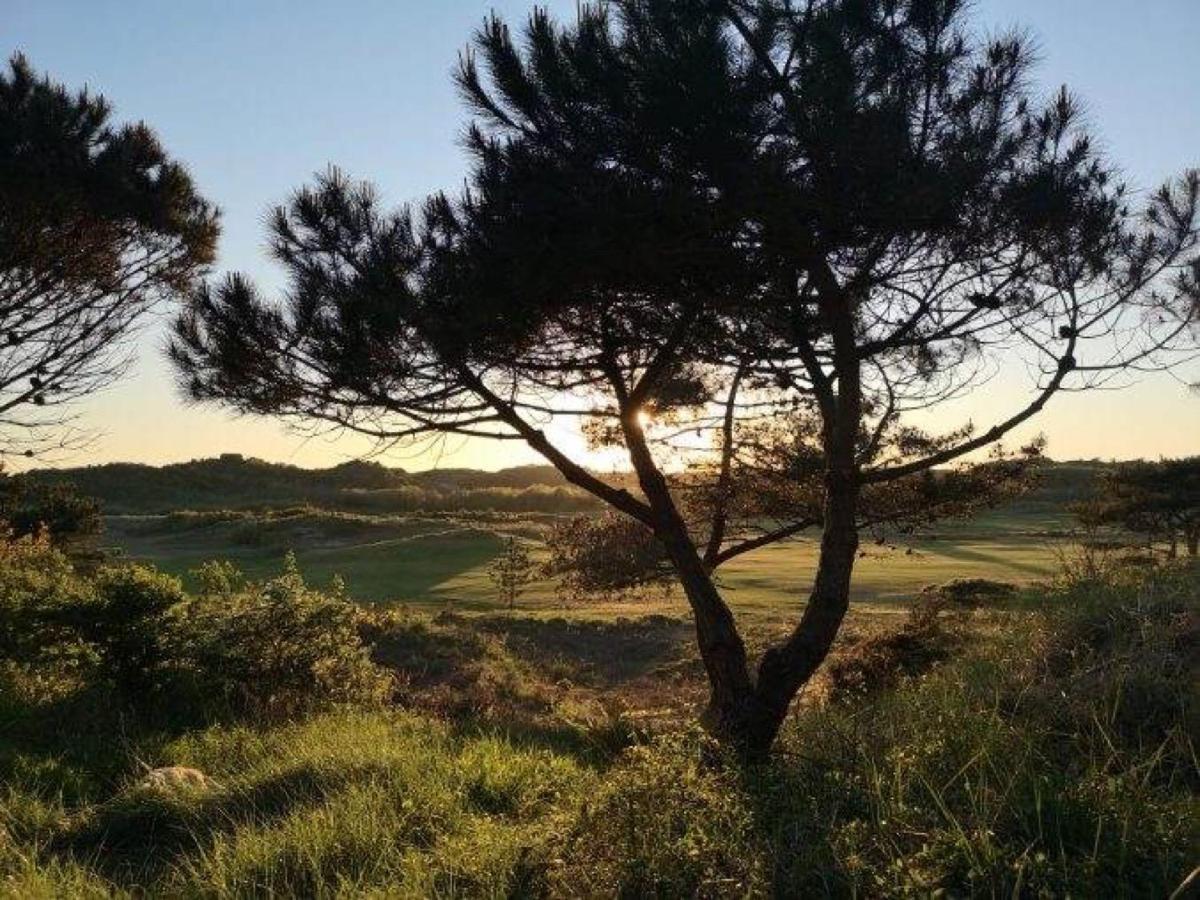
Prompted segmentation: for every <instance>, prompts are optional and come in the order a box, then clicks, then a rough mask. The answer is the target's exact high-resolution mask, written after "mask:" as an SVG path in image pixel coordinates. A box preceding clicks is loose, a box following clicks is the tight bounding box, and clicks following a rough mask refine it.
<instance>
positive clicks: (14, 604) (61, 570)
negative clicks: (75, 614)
mask: <svg viewBox="0 0 1200 900" xmlns="http://www.w3.org/2000/svg"><path fill="white" fill-rule="evenodd" d="M85 593H86V586H85V585H84V583H83V582H82V581H81V580H80V579H78V578H76V577H75V574H74V571H73V570H72V568H71V563H70V561H69V560H68V559H67V557H66V556H65V555H64V554H63V553H62V552H61V551H59V550H58V549H56V548H54V547H53V546H52V545H51V543H50V538H49V535H48V534H46V532H45V531H41V532H38V533H37V534H32V535H25V536H22V537H14V536H13V534H12V532H10V531H9V532H6V531H2V530H0V658H5V659H8V660H9V661H11V662H13V663H18V664H33V663H37V662H41V661H44V660H45V658H46V657H47V656H53V655H62V654H64V653H66V652H67V651H68V650H69V651H71V652H74V651H76V650H78V649H79V648H78V646H77V645H76V644H75V643H74V641H73V638H74V635H73V634H72V633H71V632H70V630H69V628H68V627H67V626H66V624H65V623H64V622H62V621H61V620H62V613H63V610H64V608H65V607H67V606H69V605H71V604H73V603H76V602H78V600H79V599H80V597H81V595H84V594H85Z"/></svg>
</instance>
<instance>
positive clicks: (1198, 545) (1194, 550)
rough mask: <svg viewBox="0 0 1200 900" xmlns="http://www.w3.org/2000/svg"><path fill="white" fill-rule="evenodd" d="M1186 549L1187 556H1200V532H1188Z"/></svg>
mask: <svg viewBox="0 0 1200 900" xmlns="http://www.w3.org/2000/svg"><path fill="white" fill-rule="evenodd" d="M1187 548H1188V556H1197V555H1200V530H1196V531H1191V532H1188V536H1187Z"/></svg>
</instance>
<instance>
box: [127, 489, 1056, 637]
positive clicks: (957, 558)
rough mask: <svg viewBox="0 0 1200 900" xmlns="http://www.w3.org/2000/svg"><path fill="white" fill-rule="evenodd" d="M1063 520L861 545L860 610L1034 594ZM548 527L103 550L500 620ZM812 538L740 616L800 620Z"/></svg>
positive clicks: (963, 526) (142, 537) (288, 531)
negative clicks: (973, 584)
mask: <svg viewBox="0 0 1200 900" xmlns="http://www.w3.org/2000/svg"><path fill="white" fill-rule="evenodd" d="M1055 526H1061V521H1058V520H1056V519H1055V518H1054V517H1053V516H1049V517H1047V516H1041V515H1028V514H1022V515H1017V514H1007V515H1006V514H1003V513H992V514H990V515H988V516H987V517H981V518H980V519H977V520H974V521H970V522H958V523H946V524H945V527H943V528H942V529H941V530H940V531H938V532H937V533H936V534H927V535H922V536H918V537H915V538H913V539H911V540H910V541H908V542H885V543H878V542H875V541H873V540H871V539H868V538H864V541H863V546H862V549H861V550H860V556H859V560H858V564H857V566H856V568H855V577H854V588H853V592H852V599H853V601H854V602H855V603H857V604H859V605H860V606H864V605H865V606H869V607H876V606H878V607H880V608H881V609H884V610H885V609H887V608H889V607H890V608H892V609H897V608H898V606H897V604H898V603H899V602H901V601H904V600H906V599H908V598H911V597H912V596H914V595H915V594H917V593H918V592H919V591H920V590H921V588H922V587H924V586H926V585H928V584H932V583H940V582H945V581H949V580H951V579H954V578H990V579H994V580H1000V581H1011V582H1014V583H1017V584H1026V583H1030V582H1033V581H1037V580H1039V579H1042V578H1045V577H1046V576H1048V575H1049V574H1050V573H1051V572H1052V571H1053V570H1054V568H1055V564H1056V560H1057V554H1058V553H1059V552H1060V551H1061V548H1062V547H1063V545H1064V541H1065V539H1064V538H1062V537H1056V536H1052V535H1058V534H1061V533H1062V532H1061V531H1056V530H1055ZM539 527H540V526H539V523H538V522H537V521H533V520H530V519H522V518H519V517H495V516H492V517H472V516H471V515H469V514H463V515H459V516H443V517H421V516H379V517H375V516H351V515H341V514H333V513H326V512H320V511H315V510H304V511H299V512H282V513H276V514H270V515H268V516H255V515H249V514H242V515H237V516H234V515H226V516H220V515H190V514H179V515H173V516H118V517H110V518H109V519H108V522H107V532H106V536H105V542H106V544H108V545H110V546H113V547H117V548H120V551H121V553H122V554H123V555H124V556H125V557H127V558H129V559H134V560H141V561H146V562H153V563H154V564H156V565H158V566H159V567H160V568H162V569H164V570H165V571H168V572H171V573H173V574H176V575H179V576H181V577H184V578H185V580H188V581H189V582H190V581H191V577H190V572H191V571H192V570H194V569H196V568H197V567H198V566H199V565H200V564H201V563H203V562H205V561H208V560H213V559H223V560H229V561H231V562H233V563H234V564H236V565H237V566H238V568H240V569H241V570H242V571H243V572H245V574H246V575H247V576H249V577H251V578H255V579H258V578H264V577H269V576H270V575H272V574H275V573H277V572H278V571H279V570H280V567H281V566H282V565H283V561H284V558H285V556H286V554H287V553H288V552H289V551H291V552H293V553H295V555H296V559H297V562H298V564H299V566H300V569H301V571H302V572H303V573H304V575H305V576H306V578H308V579H309V581H310V583H312V584H314V585H318V586H326V585H328V584H329V583H330V581H331V579H333V577H334V576H335V575H336V576H340V577H341V578H342V580H343V581H344V582H345V584H346V587H347V590H348V591H349V594H350V596H351V597H352V598H354V599H356V600H358V601H361V602H371V603H398V604H405V605H407V606H410V607H412V608H415V609H422V610H426V611H440V610H444V609H451V610H455V611H459V612H487V611H493V610H496V609H498V608H500V604H499V602H498V599H497V597H496V589H495V587H494V585H493V584H492V582H491V580H490V579H489V577H488V572H487V569H488V563H489V562H490V561H491V560H492V558H493V557H494V556H495V555H496V554H497V553H498V552H499V550H500V548H501V546H502V539H503V538H504V537H505V536H507V535H512V534H516V535H519V536H522V537H523V538H526V539H529V540H534V541H536V537H535V536H536V535H537V534H538V528H539ZM817 550H818V545H817V539H816V536H815V535H813V536H806V537H803V538H801V539H798V540H794V541H790V542H787V543H782V544H776V545H773V546H769V547H765V548H762V549H760V550H757V551H755V552H752V553H748V554H746V555H745V556H743V557H740V558H737V559H735V560H732V561H731V562H730V563H728V564H727V565H726V566H724V567H722V568H721V570H720V572H719V581H720V584H721V586H722V588H723V590H724V591H725V594H726V597H727V598H728V600H729V602H730V604H731V605H732V606H733V607H734V608H735V610H736V611H738V612H739V613H740V614H742V615H745V616H749V617H751V618H755V619H763V620H767V621H769V620H773V619H775V618H777V617H786V616H787V615H789V614H790V613H792V612H794V610H795V608H796V605H797V603H798V602H799V601H800V600H801V599H802V598H803V597H804V596H805V595H806V593H807V589H808V585H809V582H810V580H811V577H812V573H813V571H814V569H815V566H816V558H817ZM520 606H521V608H522V610H523V611H524V612H528V613H535V614H537V613H547V614H550V613H553V614H559V613H562V612H563V611H564V604H563V601H562V600H561V599H560V598H559V596H558V595H557V593H556V591H555V585H554V584H553V583H551V582H549V581H539V582H536V583H535V584H533V585H531V586H530V588H529V590H528V592H527V593H526V594H525V596H523V597H522V598H521V601H520ZM650 611H653V612H661V613H668V614H672V613H677V614H683V613H684V612H685V608H684V603H683V599H682V597H681V596H680V595H678V593H674V594H668V595H663V594H661V593H659V592H650V593H649V594H648V595H647V596H645V597H642V598H638V599H631V600H622V601H618V602H597V603H595V604H590V603H588V604H579V603H576V604H572V605H571V607H570V612H571V614H572V615H574V616H580V617H600V618H608V617H612V616H620V615H629V614H631V613H645V612H650Z"/></svg>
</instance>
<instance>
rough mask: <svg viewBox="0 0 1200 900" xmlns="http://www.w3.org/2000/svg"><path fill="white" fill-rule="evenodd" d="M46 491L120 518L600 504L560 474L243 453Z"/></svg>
mask: <svg viewBox="0 0 1200 900" xmlns="http://www.w3.org/2000/svg"><path fill="white" fill-rule="evenodd" d="M20 477H22V478H28V479H30V480H32V481H36V482H39V483H53V482H70V483H72V484H74V485H75V486H76V487H77V488H79V490H80V491H81V492H83V493H84V494H87V495H89V496H92V497H96V498H97V499H99V500H100V502H101V504H102V505H103V507H104V511H105V512H106V513H109V514H113V515H133V514H154V513H167V512H172V511H175V510H181V509H193V510H214V509H239V510H242V509H259V508H266V507H280V506H294V505H301V504H310V505H314V506H320V507H323V508H326V509H333V510H346V511H351V512H373V513H384V512H407V511H412V510H418V509H424V510H444V509H496V510H511V511H513V512H528V511H574V510H584V509H591V508H595V507H596V505H597V504H596V501H595V500H594V499H593V498H592V497H591V496H590V495H587V494H585V493H584V492H582V491H579V490H578V489H576V488H574V487H572V486H570V485H569V484H567V482H566V480H565V479H564V478H563V477H562V475H560V474H559V472H558V471H557V470H556V469H554V468H553V467H552V466H516V467H514V468H509V469H501V470H500V471H498V472H485V471H480V470H477V469H434V470H430V471H426V472H407V471H405V470H404V469H398V468H389V467H388V466H384V465H382V464H380V463H377V462H366V461H361V460H355V461H351V462H346V463H342V464H340V465H337V466H333V467H331V468H328V469H302V468H300V467H299V466H292V465H287V464H284V463H271V462H265V461H264V460H261V459H254V458H252V457H245V456H242V455H240V454H236V453H226V454H223V455H221V456H219V457H216V458H213V459H197V460H193V461H191V462H186V463H174V464H172V465H166V466H148V465H142V464H140V463H108V464H106V465H101V466H85V467H82V468H75V469H40V470H34V471H31V472H28V473H26V474H24V475H22V476H20Z"/></svg>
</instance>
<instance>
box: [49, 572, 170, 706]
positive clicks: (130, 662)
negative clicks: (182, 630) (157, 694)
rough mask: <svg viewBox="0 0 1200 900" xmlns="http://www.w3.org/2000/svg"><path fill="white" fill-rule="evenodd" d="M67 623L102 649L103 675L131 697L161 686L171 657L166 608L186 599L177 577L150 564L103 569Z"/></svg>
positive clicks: (68, 614) (66, 611)
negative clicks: (151, 566) (160, 680)
mask: <svg viewBox="0 0 1200 900" xmlns="http://www.w3.org/2000/svg"><path fill="white" fill-rule="evenodd" d="M91 588H92V590H91V591H90V596H88V597H87V599H86V600H84V602H81V603H75V604H72V605H70V606H68V607H66V608H65V609H64V622H65V624H66V625H67V627H69V628H70V629H71V630H72V631H74V632H75V634H77V635H78V636H79V638H80V639H81V640H83V641H85V642H86V643H87V644H88V645H89V646H90V647H91V648H92V649H93V650H94V651H95V653H96V654H97V656H98V658H99V664H100V673H101V675H102V677H104V678H106V679H108V680H109V681H111V683H112V684H113V685H114V686H115V687H116V688H117V690H118V691H120V692H121V693H122V694H123V695H125V697H126V698H127V699H135V700H136V699H139V698H140V696H141V695H142V694H143V693H144V692H145V691H147V690H149V689H151V688H153V687H156V686H157V680H158V678H159V676H160V674H161V673H162V669H163V667H164V666H165V665H167V664H168V663H169V662H171V661H169V660H168V659H167V658H166V657H167V654H168V652H169V650H168V647H167V643H168V639H169V636H168V630H169V621H168V618H167V613H168V611H169V610H171V609H172V608H173V607H175V606H176V605H178V604H180V603H182V602H183V600H184V593H183V585H182V584H181V583H180V581H179V579H178V578H173V577H171V576H170V575H165V574H163V573H161V572H158V571H155V570H154V569H151V568H147V567H145V566H121V567H118V568H104V569H101V570H100V571H99V572H98V573H97V574H96V577H95V578H94V579H93V580H92V582H91Z"/></svg>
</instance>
